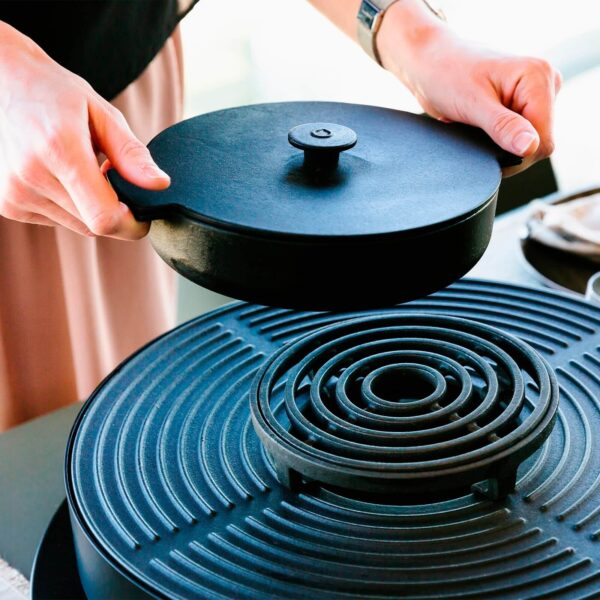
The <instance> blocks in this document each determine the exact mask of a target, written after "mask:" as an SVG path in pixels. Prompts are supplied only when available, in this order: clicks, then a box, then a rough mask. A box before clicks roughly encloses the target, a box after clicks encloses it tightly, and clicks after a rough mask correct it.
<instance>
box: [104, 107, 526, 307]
mask: <svg viewBox="0 0 600 600" xmlns="http://www.w3.org/2000/svg"><path fill="white" fill-rule="evenodd" d="M149 148H150V150H151V152H152V155H153V157H154V159H155V160H156V162H157V163H158V165H159V166H160V167H161V168H162V169H164V170H165V171H166V172H167V173H169V175H170V176H171V180H172V183H171V186H170V187H169V188H168V189H167V190H164V191H160V192H152V191H147V190H142V189H140V188H138V187H136V186H134V185H132V184H130V183H128V182H127V181H125V180H124V179H123V178H122V177H120V175H119V174H118V173H117V172H116V171H114V170H113V171H111V172H109V180H110V182H111V183H112V185H113V186H114V188H115V190H116V191H117V193H118V195H119V196H120V198H121V200H122V201H123V202H125V203H127V204H128V205H129V206H130V207H131V209H132V211H133V213H134V215H135V216H136V218H137V219H139V220H152V226H151V229H150V239H151V241H152V244H153V246H154V248H155V249H156V251H157V252H158V254H159V255H160V256H161V257H162V258H163V259H164V260H165V261H166V262H167V263H168V264H169V265H170V266H171V267H173V268H174V269H175V270H176V271H178V272H179V273H180V274H182V275H183V276H185V277H187V278H188V279H191V280H192V281H194V282H196V283H198V284H200V285H202V286H204V287H207V288H209V289H211V290H215V291H218V292H221V293H224V294H227V295H229V296H233V297H236V298H240V299H243V300H247V301H252V302H258V303H261V304H267V305H272V306H283V307H290V308H300V309H315V310H331V309H349V308H376V307H381V306H387V305H390V304H392V303H397V302H402V301H406V300H410V299H413V298H417V297H421V296H424V295H426V294H429V293H431V292H433V291H435V290H438V289H440V288H442V287H444V286H446V285H448V284H449V283H451V282H453V281H455V280H456V279H458V278H459V277H461V276H462V275H464V274H465V273H466V272H467V271H468V270H469V269H470V268H471V267H472V266H473V265H474V264H475V263H476V262H477V260H478V259H479V258H480V257H481V255H482V254H483V252H484V251H485V249H486V247H487V245H488V242H489V238H490V234H491V228H492V222H493V218H494V213H495V203H496V197H497V192H498V187H499V185H500V181H501V169H500V164H499V161H502V160H504V162H505V164H508V163H510V162H512V163H513V164H514V161H515V157H512V156H506V155H505V156H504V157H501V158H499V155H500V151H499V149H498V148H497V147H495V146H494V145H493V144H492V143H491V142H490V140H489V139H488V138H486V137H485V135H483V134H482V132H481V131H480V130H476V129H474V128H470V127H466V126H462V125H445V124H442V123H439V122H437V121H434V120H433V119H430V118H429V117H426V116H423V115H415V114H411V113H405V112H400V111H396V110H390V109H385V108H377V107H372V106H360V105H353V104H342V103H331V102H289V103H276V104H259V105H254V106H246V107H242V108H234V109H229V110H222V111H218V112H214V113H209V114H205V115H201V116H198V117H194V118H192V119H189V120H187V121H183V122H181V123H179V124H177V125H174V126H173V127H170V128H168V129H166V130H165V131H163V132H162V133H161V134H159V135H158V136H157V137H156V138H154V139H153V140H152V141H151V142H150V144H149ZM516 160H517V162H518V159H516Z"/></svg>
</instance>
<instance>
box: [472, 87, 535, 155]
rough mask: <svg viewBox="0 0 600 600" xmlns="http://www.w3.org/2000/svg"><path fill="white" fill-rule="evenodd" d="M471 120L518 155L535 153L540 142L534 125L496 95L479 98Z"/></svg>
mask: <svg viewBox="0 0 600 600" xmlns="http://www.w3.org/2000/svg"><path fill="white" fill-rule="evenodd" d="M470 121H471V124H472V125H476V126H478V127H481V128H482V129H483V130H484V131H485V132H486V133H487V134H488V135H489V136H490V137H491V138H492V139H493V140H494V141H495V142H496V144H498V145H499V146H500V147H501V148H503V149H504V150H506V151H508V152H512V153H513V154H516V155H517V156H521V157H525V156H531V155H533V154H534V153H535V152H536V151H537V149H538V146H539V144H540V136H539V135H538V132H537V131H536V129H535V127H534V125H533V124H532V123H530V122H529V121H528V120H527V119H526V118H525V117H524V116H522V115H520V114H518V113H517V112H514V111H512V110H510V109H509V108H506V107H505V106H503V105H502V104H501V103H500V101H499V99H498V98H497V97H496V96H489V97H482V98H479V101H476V102H475V105H474V106H473V111H472V115H471V119H470Z"/></svg>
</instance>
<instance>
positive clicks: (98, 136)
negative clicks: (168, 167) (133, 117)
mask: <svg viewBox="0 0 600 600" xmlns="http://www.w3.org/2000/svg"><path fill="white" fill-rule="evenodd" d="M88 110H89V114H90V122H91V124H92V136H93V141H94V143H95V145H96V147H97V148H98V149H99V150H101V151H102V152H103V153H104V154H105V155H106V156H107V158H108V160H109V161H110V162H111V163H112V165H113V166H114V168H115V169H116V170H117V171H118V172H119V173H120V174H121V176H122V177H124V178H125V179H127V181H129V182H131V183H133V184H134V185H138V186H140V187H143V188H145V189H149V190H163V189H165V188H167V187H169V185H170V183H171V179H170V178H169V176H168V175H167V174H166V173H165V172H164V171H162V170H161V169H160V168H159V167H158V165H157V164H156V163H155V162H154V160H153V159H152V156H151V155H150V151H149V150H148V148H146V146H145V145H144V144H142V142H140V141H139V140H138V139H137V138H136V137H135V135H134V134H133V132H132V131H131V129H130V128H129V126H128V125H127V122H126V121H125V119H124V118H123V116H122V115H121V113H119V112H118V111H116V109H114V108H113V107H111V106H110V105H106V106H105V105H104V104H101V103H100V102H98V103H91V104H90V105H89V109H88Z"/></svg>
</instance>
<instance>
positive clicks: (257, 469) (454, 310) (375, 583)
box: [67, 281, 600, 600]
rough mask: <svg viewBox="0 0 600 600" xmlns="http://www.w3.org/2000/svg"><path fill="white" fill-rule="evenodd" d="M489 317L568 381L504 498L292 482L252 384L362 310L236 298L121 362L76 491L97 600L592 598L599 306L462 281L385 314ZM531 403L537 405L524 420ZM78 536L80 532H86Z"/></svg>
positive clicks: (75, 477)
mask: <svg viewBox="0 0 600 600" xmlns="http://www.w3.org/2000/svg"><path fill="white" fill-rule="evenodd" d="M399 310H400V312H401V313H402V314H406V315H415V314H418V313H424V312H425V313H428V314H431V315H448V316H455V317H462V318H466V319H471V320H473V321H475V322H478V323H483V324H488V325H492V326H494V327H498V328H500V329H502V330H503V331H505V332H506V333H509V334H512V335H515V336H517V337H518V338H520V339H522V340H523V341H524V342H526V343H528V344H529V345H530V346H531V347H532V348H534V349H535V350H537V352H539V353H540V355H541V356H543V357H544V358H545V359H546V360H547V361H548V362H549V364H550V365H551V366H552V367H553V369H554V370H555V373H556V376H557V379H558V382H559V385H560V394H561V397H560V405H559V409H558V417H557V421H556V426H555V427H554V429H553V431H552V433H551V434H550V437H549V438H548V440H547V442H546V443H545V444H544V445H543V446H542V448H541V449H539V450H538V451H537V452H536V453H535V454H533V455H532V456H531V457H529V458H528V459H527V460H525V462H524V463H523V464H522V465H521V467H520V468H519V473H518V479H517V488H516V492H515V493H514V494H509V495H508V496H507V497H506V498H504V499H503V500H501V501H490V500H489V499H485V498H482V497H481V496H480V495H477V494H472V493H467V494H461V495H456V496H455V497H452V498H448V499H446V500H440V501H436V502H431V503H422V502H421V503H419V502H417V503H415V502H414V501H412V502H410V503H408V502H406V501H404V499H403V498H402V497H400V496H399V495H391V494H390V495H387V497H386V498H385V499H384V497H383V496H381V497H378V499H377V500H376V501H375V500H373V499H371V500H369V499H368V498H366V497H365V495H364V494H359V493H357V492H352V491H340V490H337V491H336V490H333V489H327V487H326V486H309V487H306V488H303V489H302V490H301V491H300V492H298V491H291V490H289V489H287V488H285V487H284V486H282V485H281V484H280V483H279V482H278V481H277V478H276V473H275V470H274V468H273V465H272V463H271V461H270V460H269V459H268V456H267V454H266V452H265V450H264V449H263V447H262V445H261V443H260V440H259V438H258V436H257V435H256V433H255V431H254V429H253V427H252V423H251V418H250V408H249V401H248V393H249V390H250V386H251V382H252V380H253V378H254V377H255V375H256V373H257V372H258V370H259V369H260V367H261V365H263V364H264V363H265V361H266V359H267V357H268V356H269V355H270V354H272V353H273V352H274V351H276V350H277V349H279V348H281V347H282V345H283V344H284V343H286V342H290V341H292V340H295V339H297V338H298V337H299V336H301V335H304V334H308V333H310V332H312V331H315V330H316V329H317V328H319V327H322V326H325V325H329V324H332V323H337V322H339V321H340V320H341V319H345V318H349V317H360V316H363V313H356V312H354V313H345V314H327V313H320V314H319V313H299V312H292V311H287V310H282V309H273V308H265V307H260V306H251V305H246V304H233V305H230V306H228V307H225V308H223V309H221V310H218V311H215V312H212V313H210V314H208V315H206V316H204V317H201V318H199V319H197V320H194V321H191V322H190V323H187V324H185V325H183V326H181V327H180V328H178V329H176V330H174V331H173V332H171V333H169V334H168V335H166V336H164V337H162V338H160V339H158V340H157V341H155V342H153V343H152V344H150V345H149V346H147V347H146V348H144V349H142V350H141V351H140V352H139V353H138V354H136V355H135V356H134V357H132V358H131V359H130V360H129V361H127V362H126V363H124V364H123V365H122V366H121V367H120V368H119V369H118V370H117V371H116V372H115V373H114V374H113V375H112V376H111V377H110V378H108V379H107V380H106V381H105V382H104V384H103V385H102V386H101V387H100V388H99V389H98V390H97V392H96V393H95V394H94V395H93V397H92V398H91V400H90V401H89V402H88V403H87V404H86V406H85V407H84V409H83V412H82V414H81V416H80V418H79V420H78V422H77V423H76V426H75V428H74V431H73V434H72V437H71V440H70V444H69V450H68V458H67V487H68V490H67V491H68V496H69V502H70V509H71V511H72V522H73V525H74V528H75V530H76V531H75V534H76V540H77V544H78V552H79V560H80V563H81V566H82V571H84V572H87V573H89V574H90V577H89V578H88V580H87V582H86V584H85V585H86V591H87V593H88V595H89V597H90V598H100V597H105V596H106V589H107V588H106V587H103V588H102V589H100V588H99V587H98V586H97V585H96V582H95V580H94V578H93V577H92V576H91V574H92V573H93V572H94V570H95V569H96V567H97V565H98V564H103V565H105V568H106V566H108V571H107V573H108V575H107V577H106V578H105V579H104V582H103V585H104V586H106V585H107V581H110V570H111V569H112V578H113V584H114V586H115V589H117V588H116V586H117V585H123V582H124V581H125V582H127V581H128V580H127V579H126V577H129V578H130V579H131V581H133V582H135V586H136V587H137V590H139V592H140V593H142V592H143V593H146V594H148V595H155V596H163V597H169V598H173V597H181V598H191V597H201V598H236V599H237V598H265V597H272V598H314V597H315V596H316V595H318V596H319V597H326V598H402V599H411V598H412V599H419V600H425V599H441V598H445V599H448V598H477V599H482V598H486V599H487V598H502V599H503V600H504V599H509V600H511V599H517V598H519V599H521V598H528V599H532V598H569V600H571V599H583V598H598V596H599V595H600V510H599V509H598V495H599V493H600V437H599V436H597V435H595V432H596V431H598V430H599V429H600V400H599V395H600V374H599V370H600V309H598V308H594V307H592V306H589V305H587V304H586V303H584V302H582V301H579V300H577V299H574V298H571V297H569V296H565V295H561V294H558V293H556V292H545V291H538V290H532V289H528V288H523V287H518V286H511V285H502V284H495V283H491V282H478V281H465V282H459V283H457V284H455V285H453V286H452V287H451V288H449V289H448V290H445V291H442V292H440V293H437V294H435V295H433V296H432V297H430V298H425V299H421V300H418V301H415V302H413V303H410V304H407V305H404V306H403V307H401V309H398V308H393V309H390V310H389V311H383V312H384V313H387V314H390V313H392V312H393V313H397V312H398V311H399ZM530 411H531V407H526V408H525V412H530ZM82 540H86V541H85V542H83V541H82Z"/></svg>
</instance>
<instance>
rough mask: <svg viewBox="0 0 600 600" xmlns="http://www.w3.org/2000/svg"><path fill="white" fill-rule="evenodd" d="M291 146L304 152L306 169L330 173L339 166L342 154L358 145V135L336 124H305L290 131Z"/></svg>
mask: <svg viewBox="0 0 600 600" xmlns="http://www.w3.org/2000/svg"><path fill="white" fill-rule="evenodd" d="M288 141H289V142H290V144H291V145H292V146H294V147H296V148H299V149H300V150H304V168H305V169H308V170H310V171H312V172H317V173H318V172H328V171H332V170H333V169H335V168H336V167H337V165H338V162H339V158H340V152H343V151H344V150H349V149H350V148H353V147H354V146H355V145H356V141H357V136H356V133H355V132H354V131H353V130H352V129H350V128H349V127H344V126H343V125H337V124H336V123H304V125H298V126H296V127H293V128H292V129H290V131H289V133H288Z"/></svg>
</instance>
